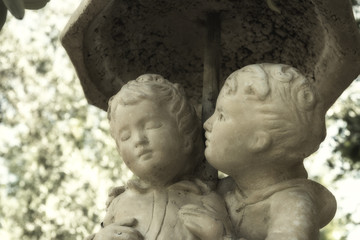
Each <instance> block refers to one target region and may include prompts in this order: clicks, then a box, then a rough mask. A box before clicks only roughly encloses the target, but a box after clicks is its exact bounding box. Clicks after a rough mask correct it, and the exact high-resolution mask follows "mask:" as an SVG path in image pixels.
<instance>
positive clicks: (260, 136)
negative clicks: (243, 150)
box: [248, 131, 272, 153]
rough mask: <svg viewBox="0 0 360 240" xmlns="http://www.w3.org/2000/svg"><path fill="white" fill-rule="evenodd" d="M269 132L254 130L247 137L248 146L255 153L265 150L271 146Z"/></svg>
mask: <svg viewBox="0 0 360 240" xmlns="http://www.w3.org/2000/svg"><path fill="white" fill-rule="evenodd" d="M271 141H272V140H271V137H270V134H269V133H267V132H265V131H255V132H254V133H253V134H252V136H251V137H250V138H249V139H248V148H249V150H250V151H251V152H254V153H257V152H262V151H265V150H267V149H268V148H269V147H270V146H271Z"/></svg>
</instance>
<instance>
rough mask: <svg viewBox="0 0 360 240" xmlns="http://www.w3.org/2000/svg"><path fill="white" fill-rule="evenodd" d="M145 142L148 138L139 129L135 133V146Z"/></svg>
mask: <svg viewBox="0 0 360 240" xmlns="http://www.w3.org/2000/svg"><path fill="white" fill-rule="evenodd" d="M146 143H148V139H147V137H146V135H145V133H144V132H143V131H139V132H138V133H137V134H136V139H135V147H139V146H141V145H144V144H146Z"/></svg>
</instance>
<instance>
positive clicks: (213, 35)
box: [202, 12, 221, 123]
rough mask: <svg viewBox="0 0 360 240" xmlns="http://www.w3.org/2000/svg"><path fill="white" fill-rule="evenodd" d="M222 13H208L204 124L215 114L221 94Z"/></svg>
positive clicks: (203, 100)
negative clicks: (218, 97) (217, 100)
mask: <svg viewBox="0 0 360 240" xmlns="http://www.w3.org/2000/svg"><path fill="white" fill-rule="evenodd" d="M220 44H221V24H220V13H216V12H214V13H208V15H207V36H206V43H205V50H204V75H203V94H202V122H203V123H204V122H205V121H206V120H207V119H208V118H209V117H210V116H211V115H212V114H213V112H214V110H215V105H216V99H217V96H218V94H219V79H220V58H221V49H220Z"/></svg>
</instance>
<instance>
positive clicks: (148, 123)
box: [144, 121, 162, 130]
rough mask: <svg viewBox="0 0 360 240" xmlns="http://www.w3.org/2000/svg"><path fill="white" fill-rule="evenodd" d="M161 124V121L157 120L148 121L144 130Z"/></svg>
mask: <svg viewBox="0 0 360 240" xmlns="http://www.w3.org/2000/svg"><path fill="white" fill-rule="evenodd" d="M161 126H162V123H161V122H159V121H148V122H146V123H145V126H144V128H145V130H149V129H157V128H160V127H161Z"/></svg>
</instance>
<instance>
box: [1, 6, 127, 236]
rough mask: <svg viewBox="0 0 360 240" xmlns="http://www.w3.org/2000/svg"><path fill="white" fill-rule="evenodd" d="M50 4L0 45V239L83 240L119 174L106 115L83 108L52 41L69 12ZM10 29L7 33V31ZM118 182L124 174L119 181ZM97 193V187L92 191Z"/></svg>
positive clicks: (59, 50) (70, 8)
mask: <svg viewBox="0 0 360 240" xmlns="http://www.w3.org/2000/svg"><path fill="white" fill-rule="evenodd" d="M56 2H59V1H52V2H51V3H50V4H48V7H47V8H46V9H45V10H44V11H39V12H37V13H35V14H31V13H28V14H27V17H29V19H28V21H22V22H18V21H17V22H16V23H14V21H13V19H9V21H8V23H7V25H5V27H4V28H3V30H2V32H1V38H0V66H1V67H0V116H1V117H0V132H1V134H0V165H1V166H0V239H4V240H7V239H11V240H12V239H14V240H15V239H24V240H27V239H29V240H30V239H31V240H33V239H39V240H45V239H46V240H49V239H57V240H61V239H64V240H65V239H66V240H71V239H83V237H84V236H86V235H88V234H89V233H90V232H93V231H94V227H95V225H97V224H98V223H99V222H100V221H101V218H102V217H101V216H99V214H101V213H104V207H105V199H106V193H107V190H108V189H109V187H111V186H113V185H115V184H121V179H120V177H119V176H121V175H124V173H123V171H122V169H123V166H122V162H121V160H120V159H119V157H118V155H117V152H116V149H115V144H114V142H113V140H112V139H111V138H110V136H109V134H108V123H107V119H106V113H105V112H103V111H102V110H99V109H96V108H94V107H91V106H89V105H88V103H87V101H86V100H85V98H84V94H83V92H82V89H81V86H80V84H79V81H78V80H77V78H76V76H75V73H74V70H73V67H72V65H71V64H70V63H69V61H68V57H67V56H66V54H65V52H64V50H63V48H62V47H61V46H60V44H59V41H58V36H59V31H60V30H61V29H62V28H63V27H64V23H65V22H66V21H67V20H68V18H69V14H70V13H71V12H72V11H73V9H74V6H75V5H74V4H78V2H73V1H71V0H67V1H62V2H61V4H62V6H65V5H67V8H66V9H62V10H60V11H59V8H60V9H61V6H60V4H59V3H56ZM10 29H11V31H10ZM125 175H126V174H125ZM99 186H102V188H101V189H99Z"/></svg>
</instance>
